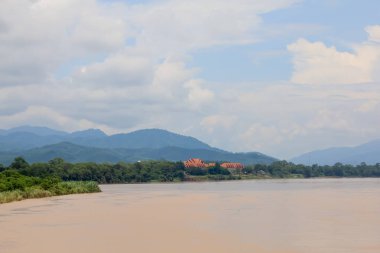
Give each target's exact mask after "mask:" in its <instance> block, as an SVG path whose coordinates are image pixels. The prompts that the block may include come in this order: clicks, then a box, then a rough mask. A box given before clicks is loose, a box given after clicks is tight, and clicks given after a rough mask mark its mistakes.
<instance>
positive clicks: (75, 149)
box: [0, 142, 276, 165]
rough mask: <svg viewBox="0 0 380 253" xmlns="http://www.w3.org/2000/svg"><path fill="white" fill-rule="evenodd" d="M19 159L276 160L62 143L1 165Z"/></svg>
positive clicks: (6, 157)
mask: <svg viewBox="0 0 380 253" xmlns="http://www.w3.org/2000/svg"><path fill="white" fill-rule="evenodd" d="M17 156H22V157H23V158H25V159H26V160H27V161H28V162H30V163H35V162H47V161H49V160H51V159H54V158H56V157H60V158H63V159H64V160H65V161H68V162H98V163H102V162H110V163H116V162H119V161H124V162H136V161H140V160H167V161H183V160H187V159H189V158H192V157H197V158H201V159H203V160H209V161H230V162H241V163H243V164H246V165H248V164H258V163H260V164H270V163H272V162H273V161H276V159H275V158H272V157H269V156H266V155H264V154H261V153H257V152H251V153H232V152H227V151H222V150H217V149H186V148H181V147H163V148H140V149H125V148H113V149H107V148H96V147H85V146H80V145H77V144H72V143H69V142H62V143H58V144H53V145H47V146H44V147H39V148H33V149H29V150H23V151H16V152H4V151H3V152H0V163H2V164H4V165H9V164H10V163H11V162H12V161H13V159H14V158H15V157H17Z"/></svg>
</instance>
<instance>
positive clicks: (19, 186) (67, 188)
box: [0, 169, 100, 204]
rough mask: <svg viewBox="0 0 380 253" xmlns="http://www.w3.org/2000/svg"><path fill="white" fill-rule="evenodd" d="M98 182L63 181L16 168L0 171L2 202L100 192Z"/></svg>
mask: <svg viewBox="0 0 380 253" xmlns="http://www.w3.org/2000/svg"><path fill="white" fill-rule="evenodd" d="M99 191H100V188H99V186H98V185H97V183H96V182H91V181H89V182H80V181H79V182H63V181H62V180H61V179H60V178H57V177H45V178H38V177H29V176H25V175H22V174H20V173H19V172H17V171H16V170H14V169H9V170H5V171H3V172H1V173H0V204H1V203H7V202H11V201H18V200H22V199H30V198H43V197H50V196H57V195H65V194H74V193H90V192H99Z"/></svg>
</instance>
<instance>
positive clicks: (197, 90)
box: [184, 80, 214, 109]
mask: <svg viewBox="0 0 380 253" xmlns="http://www.w3.org/2000/svg"><path fill="white" fill-rule="evenodd" d="M184 87H185V88H186V89H188V90H189V94H188V95H187V100H188V103H189V105H190V107H191V108H195V109H200V108H202V106H203V105H205V104H210V103H212V102H213V99H214V93H213V92H212V91H210V90H208V89H206V88H204V87H203V81H202V80H190V81H188V82H187V83H185V85H184Z"/></svg>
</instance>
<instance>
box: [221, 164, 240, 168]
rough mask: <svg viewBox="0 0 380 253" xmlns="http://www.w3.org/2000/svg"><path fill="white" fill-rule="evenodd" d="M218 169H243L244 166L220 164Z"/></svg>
mask: <svg viewBox="0 0 380 253" xmlns="http://www.w3.org/2000/svg"><path fill="white" fill-rule="evenodd" d="M220 167H222V168H225V169H243V168H244V165H243V164H241V163H222V164H221V165H220Z"/></svg>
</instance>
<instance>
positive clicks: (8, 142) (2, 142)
mask: <svg viewBox="0 0 380 253" xmlns="http://www.w3.org/2000/svg"><path fill="white" fill-rule="evenodd" d="M60 142H71V143H74V144H78V145H82V146H88V147H98V148H129V149H139V148H162V147H168V146H173V147H181V148H188V149H211V150H216V149H215V148H212V147H210V146H209V145H207V144H206V143H203V142H201V141H199V140H197V139H195V138H193V137H190V136H183V135H179V134H175V133H172V132H169V131H166V130H162V129H144V130H138V131H135V132H131V133H126V134H115V135H111V136H108V135H106V134H105V133H104V132H102V131H101V130H99V129H88V130H84V131H78V132H73V133H71V134H70V133H66V132H62V131H56V130H53V129H49V128H46V127H30V126H23V127H17V128H13V129H9V130H2V132H0V151H20V150H27V149H31V148H37V147H43V146H45V145H50V144H57V143H60Z"/></svg>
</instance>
